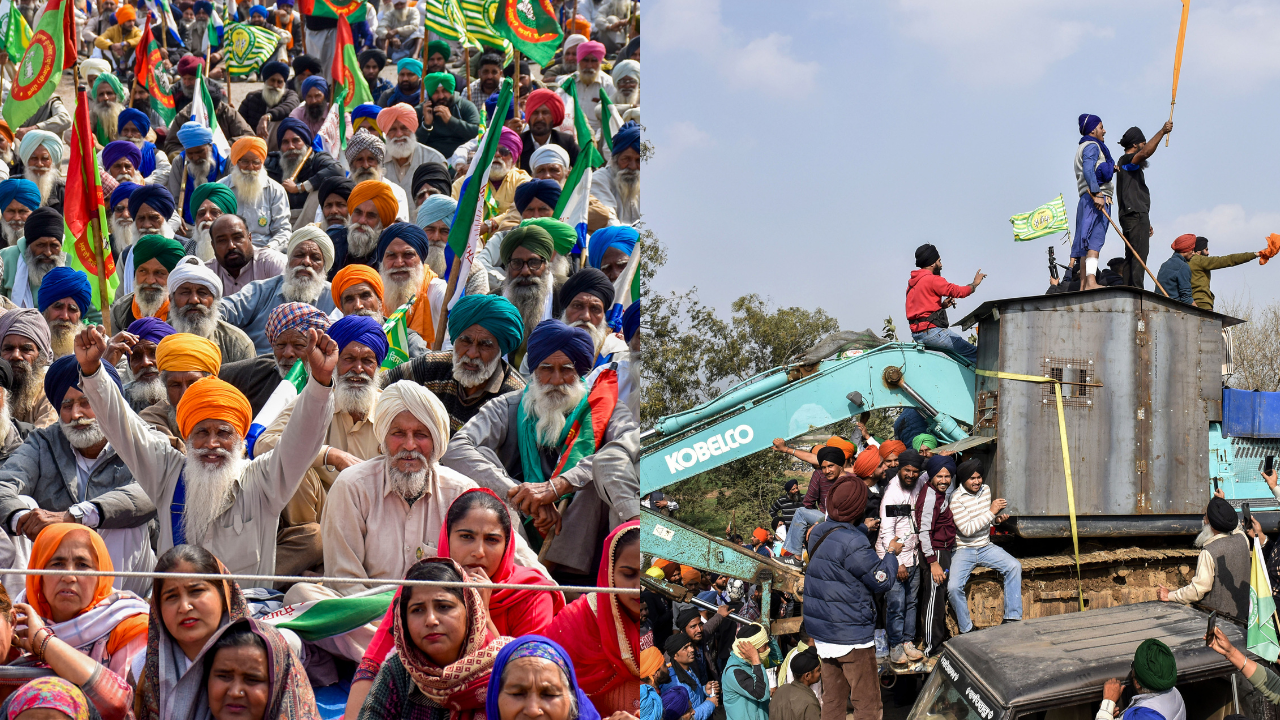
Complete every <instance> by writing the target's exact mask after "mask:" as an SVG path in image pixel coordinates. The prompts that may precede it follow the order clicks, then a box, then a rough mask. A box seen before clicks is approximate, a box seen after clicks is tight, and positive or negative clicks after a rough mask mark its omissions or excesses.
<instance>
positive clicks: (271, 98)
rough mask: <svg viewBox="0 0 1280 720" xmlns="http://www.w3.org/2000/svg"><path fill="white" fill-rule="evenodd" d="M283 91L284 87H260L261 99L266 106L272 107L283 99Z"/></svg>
mask: <svg viewBox="0 0 1280 720" xmlns="http://www.w3.org/2000/svg"><path fill="white" fill-rule="evenodd" d="M284 92H285V91H284V88H273V87H271V86H270V85H267V86H266V87H263V88H262V101H263V102H264V103H266V104H267V107H269V108H273V107H275V106H277V105H279V104H280V101H281V100H283V99H284Z"/></svg>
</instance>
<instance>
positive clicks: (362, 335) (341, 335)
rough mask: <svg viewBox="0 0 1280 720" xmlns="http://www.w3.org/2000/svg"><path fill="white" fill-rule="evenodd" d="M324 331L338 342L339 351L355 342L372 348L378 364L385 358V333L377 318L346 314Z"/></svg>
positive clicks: (386, 346) (387, 348) (386, 349)
mask: <svg viewBox="0 0 1280 720" xmlns="http://www.w3.org/2000/svg"><path fill="white" fill-rule="evenodd" d="M325 333H326V334H328V336H329V337H331V338H333V341H334V342H336V343H337V344H338V352H339V353H341V352H342V351H343V350H345V349H346V348H347V346H348V345H350V344H351V343H353V342H356V343H360V344H361V345H363V346H365V347H367V348H369V349H370V350H372V351H373V354H374V355H376V356H377V358H378V364H379V365H381V364H382V361H383V360H386V359H387V351H388V350H389V347H388V344H387V333H386V332H385V331H383V329H382V325H381V324H379V323H378V321H377V320H374V319H373V318H371V317H369V316H368V315H346V316H344V317H343V318H341V319H340V320H338V321H337V322H335V323H334V324H332V325H330V326H329V329H328V330H326V331H325Z"/></svg>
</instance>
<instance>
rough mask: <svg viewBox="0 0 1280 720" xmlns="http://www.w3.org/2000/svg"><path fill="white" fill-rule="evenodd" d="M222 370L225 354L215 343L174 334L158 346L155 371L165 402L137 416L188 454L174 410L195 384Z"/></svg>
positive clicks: (175, 446) (185, 334)
mask: <svg viewBox="0 0 1280 720" xmlns="http://www.w3.org/2000/svg"><path fill="white" fill-rule="evenodd" d="M221 367H222V351H220V350H219V349H218V346H217V345H216V344H214V342H213V341H211V340H207V339H205V338H202V337H200V336H199V335H192V334H190V333H174V334H173V335H169V336H167V337H165V338H163V339H161V340H160V344H158V345H156V369H157V370H159V371H160V382H161V384H162V385H163V386H164V389H165V399H164V400H162V401H160V402H158V403H156V404H155V405H152V406H151V407H149V408H147V409H145V410H143V411H142V412H140V413H138V417H139V418H140V419H142V421H143V422H145V423H147V424H148V425H150V426H151V427H152V428H154V429H155V430H156V431H157V432H161V433H164V434H165V435H166V436H167V437H168V438H169V444H170V445H172V446H173V447H174V448H176V449H178V450H180V451H182V452H186V450H187V445H186V443H185V442H183V440H182V438H183V434H182V432H181V431H180V430H179V429H178V423H177V420H176V415H175V413H174V408H176V407H177V406H178V403H179V401H181V400H182V396H183V394H184V393H186V391H187V388H189V387H190V386H191V384H192V383H194V382H195V381H197V380H199V379H201V378H207V377H209V376H211V375H217V374H218V370H219V368H221Z"/></svg>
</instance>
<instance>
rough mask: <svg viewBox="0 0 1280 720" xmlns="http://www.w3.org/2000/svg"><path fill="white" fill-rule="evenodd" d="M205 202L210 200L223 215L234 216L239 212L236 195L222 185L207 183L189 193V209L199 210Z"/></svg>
mask: <svg viewBox="0 0 1280 720" xmlns="http://www.w3.org/2000/svg"><path fill="white" fill-rule="evenodd" d="M205 200H212V201H213V204H214V205H217V206H218V209H219V210H221V211H222V214H223V215H235V214H236V213H237V212H239V203H238V202H237V201H236V194H235V193H234V192H232V190H231V188H229V187H227V186H226V185H223V184H222V183H216V182H207V183H205V184H203V185H201V186H200V187H198V188H196V189H195V192H193V193H191V207H193V208H195V209H196V210H199V209H200V206H201V205H203V204H204V201H205ZM192 215H195V213H194V212H193V213H192Z"/></svg>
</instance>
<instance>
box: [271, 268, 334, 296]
mask: <svg viewBox="0 0 1280 720" xmlns="http://www.w3.org/2000/svg"><path fill="white" fill-rule="evenodd" d="M323 289H324V277H322V276H320V275H317V274H315V272H314V271H313V270H312V269H311V268H308V267H296V268H294V269H293V270H292V272H290V273H289V277H288V278H286V279H285V281H284V286H283V287H281V288H280V292H281V294H283V295H284V298H285V299H286V300H289V301H290V302H303V303H308V304H310V303H314V302H315V301H316V298H318V297H320V291H321V290H323Z"/></svg>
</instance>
